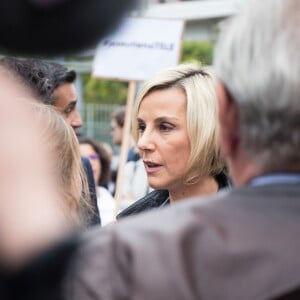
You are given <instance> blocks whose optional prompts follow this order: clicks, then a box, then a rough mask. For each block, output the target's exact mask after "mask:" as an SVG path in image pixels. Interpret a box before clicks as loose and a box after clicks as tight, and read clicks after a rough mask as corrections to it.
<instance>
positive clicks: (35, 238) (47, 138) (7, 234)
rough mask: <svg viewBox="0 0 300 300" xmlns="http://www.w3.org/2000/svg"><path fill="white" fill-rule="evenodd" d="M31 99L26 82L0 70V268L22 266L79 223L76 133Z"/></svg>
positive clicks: (59, 118) (43, 106)
mask: <svg viewBox="0 0 300 300" xmlns="http://www.w3.org/2000/svg"><path fill="white" fill-rule="evenodd" d="M33 99H34V98H33V95H32V91H31V89H30V88H29V87H28V86H27V85H26V84H25V83H24V81H22V79H21V78H19V77H17V76H15V74H12V73H11V72H10V71H8V70H7V69H5V68H3V67H2V66H1V67H0V125H1V126H0V239H1V243H0V263H1V264H3V263H4V262H5V263H6V264H8V265H18V264H21V263H22V261H23V260H25V259H27V258H28V257H30V256H32V255H34V254H35V253H36V252H38V251H40V250H42V249H44V248H46V247H48V245H50V244H52V243H53V242H54V241H56V240H58V239H60V238H61V237H63V236H64V235H65V234H67V233H69V232H70V231H72V230H73V229H75V228H77V227H78V225H80V224H81V216H82V214H81V211H82V210H84V209H83V205H84V204H83V202H82V201H80V197H81V190H82V187H83V186H86V183H85V182H84V177H80V175H79V174H81V172H80V168H81V163H80V154H79V145H78V142H77V138H76V135H75V133H74V131H73V130H72V128H71V127H70V126H69V125H68V124H67V123H66V121H65V120H64V118H63V117H62V116H61V115H60V114H59V113H57V112H56V111H54V109H52V108H51V107H49V106H46V105H42V104H39V103H37V102H36V101H34V100H33ZM62 145H63V146H62ZM82 174H83V173H82ZM82 176H84V175H82ZM85 190H86V188H85ZM86 194H87V193H86Z"/></svg>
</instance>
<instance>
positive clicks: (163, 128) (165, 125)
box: [159, 123, 174, 131]
mask: <svg viewBox="0 0 300 300" xmlns="http://www.w3.org/2000/svg"><path fill="white" fill-rule="evenodd" d="M173 128H174V126H172V125H171V124H168V123H161V124H160V125H159V129H160V130H161V131H171V130H172V129H173Z"/></svg>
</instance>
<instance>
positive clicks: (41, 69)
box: [0, 57, 101, 224]
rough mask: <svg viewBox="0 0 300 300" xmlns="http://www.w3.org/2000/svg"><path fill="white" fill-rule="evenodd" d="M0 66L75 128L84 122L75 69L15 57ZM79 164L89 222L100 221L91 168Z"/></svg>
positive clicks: (85, 163) (83, 160) (5, 58)
mask: <svg viewBox="0 0 300 300" xmlns="http://www.w3.org/2000/svg"><path fill="white" fill-rule="evenodd" d="M0 65H2V66H4V67H5V68H6V69H8V70H10V71H11V72H12V73H15V74H16V75H17V76H20V77H21V78H22V79H23V80H24V81H25V82H26V83H27V84H28V86H30V87H31V89H32V91H33V92H34V93H35V94H36V95H37V96H38V99H39V100H40V101H42V102H43V103H44V104H46V105H53V106H55V107H56V108H57V109H58V111H60V112H61V113H62V114H63V115H64V116H65V118H66V120H67V122H68V123H69V124H70V125H71V126H72V127H73V128H74V130H76V129H77V128H79V127H81V126H82V124H83V122H82V119H81V117H80V115H79V113H78V111H77V107H76V105H77V93H76V88H75V80H76V72H75V71H74V70H69V69H68V68H66V67H65V66H63V65H61V64H58V63H54V62H48V61H44V60H38V59H21V58H15V57H4V58H2V59H1V60H0ZM82 163H83V166H84V168H85V170H86V174H87V177H88V182H89V188H90V193H91V200H92V205H93V207H94V212H95V213H94V215H93V216H92V219H91V224H100V223H101V221H100V214H99V210H98V207H97V199H96V192H95V190H96V189H95V183H94V179H93V171H92V168H91V165H90V163H89V161H88V159H85V158H82Z"/></svg>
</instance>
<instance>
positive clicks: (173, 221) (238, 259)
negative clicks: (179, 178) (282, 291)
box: [77, 185, 300, 299]
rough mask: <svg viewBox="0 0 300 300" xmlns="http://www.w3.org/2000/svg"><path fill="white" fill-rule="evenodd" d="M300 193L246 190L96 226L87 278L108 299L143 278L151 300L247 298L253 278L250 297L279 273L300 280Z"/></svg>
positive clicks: (89, 235) (83, 263) (85, 261)
mask: <svg viewBox="0 0 300 300" xmlns="http://www.w3.org/2000/svg"><path fill="white" fill-rule="evenodd" d="M299 193H300V187H297V186H291V185H289V186H274V185H273V186H269V187H245V188H239V189H234V190H232V191H226V192H222V193H220V194H217V195H215V196H213V197H208V198H194V199H190V200H186V201H183V202H182V203H179V204H178V205H174V206H173V207H168V208H164V209H161V210H159V211H153V212H147V213H143V214H140V215H137V216H136V217H132V218H126V219H124V220H122V221H120V222H118V223H117V224H115V225H113V226H111V227H107V228H104V229H97V228H95V229H92V230H90V231H88V232H86V233H84V234H83V235H82V240H81V247H80V252H79V253H80V257H79V259H78V261H79V262H80V267H79V268H78V269H79V270H80V272H78V274H80V275H79V276H80V281H81V282H85V281H86V280H87V281H88V284H89V288H91V285H93V289H95V291H97V293H100V294H101V295H104V296H107V295H110V297H111V298H109V297H108V298H107V299H116V298H118V297H119V296H121V295H124V294H126V295H129V294H130V292H131V291H132V290H134V285H135V284H137V283H138V289H139V291H140V293H141V295H143V299H163V298H164V299H168V298H170V299H171V298H172V299H195V298H197V297H200V295H201V297H202V296H203V297H202V298H203V299H221V298H222V297H224V298H223V299H242V298H243V297H244V296H245V295H244V292H245V289H240V288H239V287H240V286H245V287H246V286H248V285H249V282H253V284H252V285H249V289H247V290H246V293H247V294H248V298H247V297H246V298H243V299H253V298H256V297H257V296H258V294H257V293H260V292H262V291H263V286H264V285H266V282H268V280H271V278H272V276H273V273H274V272H277V273H278V274H279V273H285V278H284V279H283V280H282V281H280V282H279V284H278V285H279V286H280V285H282V286H284V285H285V284H287V282H292V281H293V280H296V279H297V278H299V275H300V274H299V272H297V270H298V268H300V263H299V265H298V266H297V265H295V262H294V260H295V258H296V257H297V256H298V253H299V251H300V241H299V242H298V239H297V237H298V228H299V225H300V216H299V214H300V213H299V214H298V213H297V212H298V211H300V203H299V199H298V198H299V196H298V195H299ZM278 222H280V224H281V225H280V226H279V227H278V226H277V225H278ZM291 242H293V248H291V247H289V246H288V245H289V244H290V243H291ZM99 270H109V273H106V272H99ZM145 270H147V271H146V272H145ZM245 270H247V274H245ZM257 270H263V278H261V277H260V276H259V274H260V273H259V272H258V271H257ZM290 270H292V271H290ZM273 271H274V272H273ZM186 272H188V274H187V273H186ZM84 274H85V275H84ZM228 274H230V276H229V277H228ZM294 276H295V277H294ZM297 276H298V277H297ZM91 278H92V279H91ZM128 278H130V280H131V281H130V282H128ZM110 281H112V282H114V283H116V285H117V286H116V285H109V284H108V282H110ZM212 282H213V283H214V284H212ZM77 283H78V282H77ZM129 283H130V284H129ZM215 284H216V285H218V289H215V288H214V286H215ZM191 285H193V286H194V288H193V289H191ZM253 285H255V287H256V288H255V289H253V288H251V286H253ZM77 286H78V288H79V287H81V288H82V287H83V285H82V284H78V285H77ZM151 286H155V287H156V288H155V289H154V290H153V289H152V288H151ZM103 287H104V290H106V292H105V293H106V294H104V290H101V288H103ZM100 290H101V291H100ZM229 290H230V292H228V291H229ZM115 293H117V295H116V294H115ZM226 294H228V297H227V298H226V297H225V296H224V295H226ZM111 295H114V297H115V298H114V297H112V296H111ZM262 298H263V297H262ZM265 298H267V297H265Z"/></svg>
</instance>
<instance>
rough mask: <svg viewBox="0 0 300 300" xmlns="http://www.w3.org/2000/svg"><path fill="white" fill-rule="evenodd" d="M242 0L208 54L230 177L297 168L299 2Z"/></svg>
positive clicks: (299, 142) (238, 179)
mask: <svg viewBox="0 0 300 300" xmlns="http://www.w3.org/2000/svg"><path fill="white" fill-rule="evenodd" d="M247 4H248V5H246V9H244V10H243V11H241V12H240V13H239V14H238V15H237V16H235V17H233V18H232V19H231V20H230V21H229V22H227V23H226V24H224V26H223V28H222V32H221V35H220V38H219V41H218V44H217V47H216V50H215V57H214V67H215V71H216V75H217V77H218V79H219V83H218V84H217V91H218V97H219V108H220V116H219V117H220V122H221V137H222V148H223V152H224V154H225V155H226V156H227V158H228V161H229V164H230V165H231V167H233V168H232V169H234V170H233V171H234V172H233V176H234V177H235V181H236V183H245V181H247V177H249V174H250V173H252V174H254V173H265V172H276V171H277V172H278V171H299V170H300V151H299V149H300V122H299V119H300V102H299V99H300V84H299V80H300V79H299V78H300V60H299V49H300V35H299V26H300V2H299V1H298V0H265V1H260V0H251V1H249V3H247ZM246 161H247V162H251V164H252V166H251V167H250V168H248V169H247V167H246ZM237 164H238V165H239V169H238V168H237ZM246 169H247V170H246ZM240 171H241V172H243V174H241V173H240ZM247 172H248V173H249V174H248V175H247V174H246V173H247ZM239 173H240V174H239ZM242 177H243V178H242ZM248 179H249V178H248Z"/></svg>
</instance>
